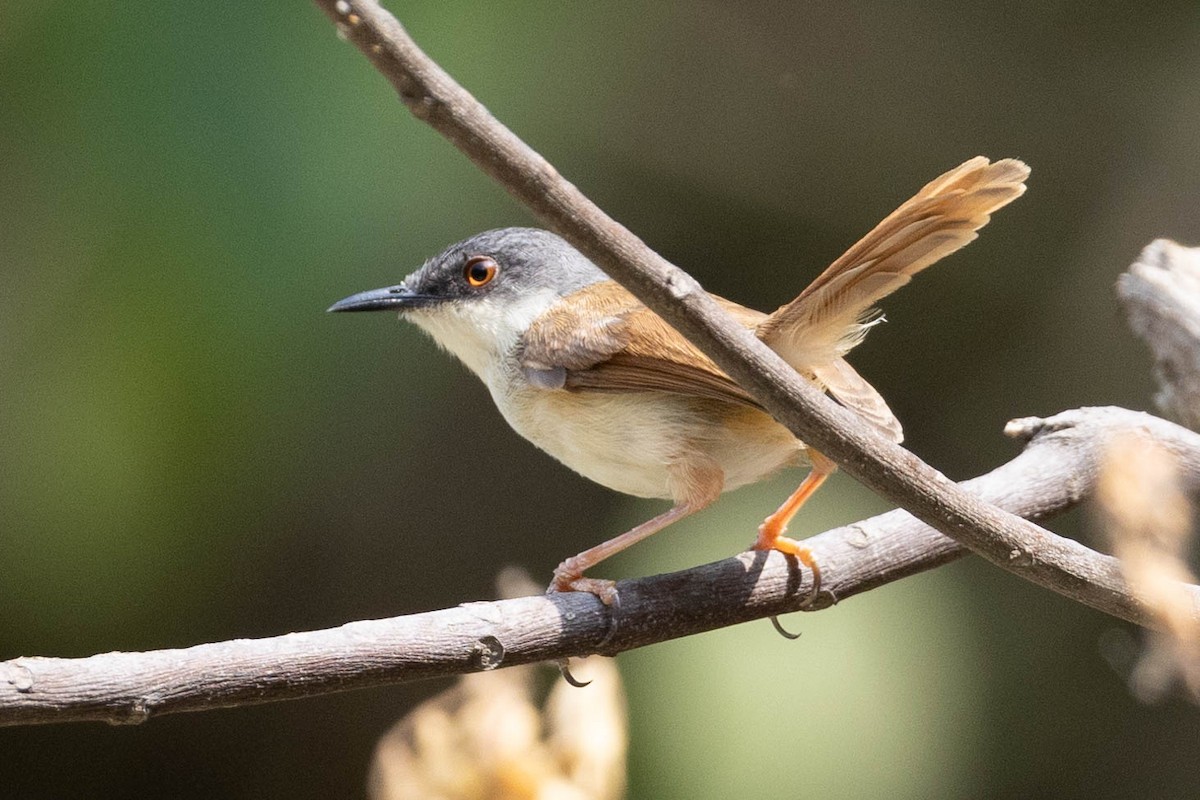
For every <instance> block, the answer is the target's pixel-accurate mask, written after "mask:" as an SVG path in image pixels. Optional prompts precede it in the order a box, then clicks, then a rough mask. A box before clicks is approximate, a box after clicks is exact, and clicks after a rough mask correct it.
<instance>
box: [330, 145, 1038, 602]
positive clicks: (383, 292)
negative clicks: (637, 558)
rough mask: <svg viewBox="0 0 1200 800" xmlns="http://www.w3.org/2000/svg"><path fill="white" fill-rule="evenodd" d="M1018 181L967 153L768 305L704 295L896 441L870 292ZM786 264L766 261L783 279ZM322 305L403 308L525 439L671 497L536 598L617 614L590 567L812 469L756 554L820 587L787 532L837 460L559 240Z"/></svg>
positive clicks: (455, 256) (479, 252) (457, 257)
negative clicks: (568, 594)
mask: <svg viewBox="0 0 1200 800" xmlns="http://www.w3.org/2000/svg"><path fill="white" fill-rule="evenodd" d="M1028 175H1029V168H1028V167H1027V166H1026V165H1025V164H1024V163H1023V162H1021V161H1019V160H1016V159H1011V158H1008V159H1001V160H998V161H996V162H994V163H993V162H991V161H989V160H988V159H987V158H985V157H983V156H976V157H975V158H972V159H970V160H968V161H966V162H964V163H963V164H961V165H959V166H957V167H955V168H953V169H951V170H949V171H948V172H946V173H944V174H943V175H941V176H939V177H938V178H936V179H934V180H932V181H930V182H929V183H928V184H926V185H925V186H924V187H923V188H922V189H921V190H920V191H918V192H917V193H916V194H915V195H914V196H913V197H912V198H910V199H909V200H907V201H906V202H904V203H903V204H902V205H900V206H899V207H898V208H897V209H896V210H895V211H893V212H892V213H891V214H889V215H888V216H887V217H886V218H884V220H883V221H882V222H880V223H879V224H878V225H876V226H875V228H874V229H872V230H871V231H870V232H869V233H868V234H867V235H866V236H864V237H863V238H861V239H860V240H859V241H858V242H856V243H855V244H854V245H853V246H851V247H850V249H848V250H847V251H846V252H845V253H844V254H843V255H842V256H841V257H839V258H838V259H837V260H836V261H834V262H833V263H832V264H830V265H829V266H828V267H827V268H826V269H825V270H824V271H823V272H821V273H820V274H819V275H818V276H817V277H816V279H814V280H813V281H812V283H810V284H809V285H808V286H807V287H806V288H805V289H804V290H803V291H802V292H801V293H800V294H799V295H798V296H797V297H796V298H795V299H793V300H791V301H790V302H788V303H785V304H784V305H782V306H780V307H779V308H778V309H776V310H775V311H774V312H772V313H770V314H766V313H763V312H761V311H756V310H753V309H750V308H747V307H745V306H742V305H740V304H738V303H735V302H733V301H730V300H726V299H724V298H721V297H717V296H716V295H713V298H714V299H715V300H716V302H717V303H718V304H719V305H720V306H721V307H722V308H723V309H724V310H725V311H726V312H727V313H728V314H729V315H731V316H732V317H733V318H734V319H735V320H737V321H738V322H739V323H740V324H742V325H744V326H745V327H746V328H748V329H749V330H751V331H753V332H754V334H755V335H756V336H757V337H758V338H759V339H760V340H761V341H762V342H764V343H765V344H766V345H767V346H768V347H770V348H771V349H772V350H774V351H775V352H776V353H778V354H779V355H780V356H781V357H782V358H783V359H784V361H786V362H787V363H788V364H789V365H790V366H791V367H792V368H793V369H795V370H796V372H797V373H799V374H800V375H801V376H802V377H803V378H805V379H806V380H808V381H810V382H811V383H813V384H814V385H816V386H817V387H819V388H821V389H823V390H824V391H825V392H826V393H827V394H828V395H830V396H831V397H832V398H833V399H834V400H835V401H836V402H838V403H840V404H841V405H843V406H845V407H846V408H848V409H850V410H852V411H854V412H855V413H857V414H858V415H859V416H860V417H861V418H862V419H863V420H864V421H865V422H867V423H868V424H869V425H870V426H871V427H872V428H874V429H875V430H876V431H877V432H878V433H879V434H880V435H882V436H883V437H885V438H887V439H889V440H891V441H893V442H897V443H898V442H900V441H902V440H903V431H902V428H901V425H900V422H899V421H898V420H897V419H896V416H895V415H894V414H893V413H892V411H891V409H890V408H888V405H887V403H886V401H884V399H883V398H882V397H881V396H880V394H879V393H878V392H877V391H876V390H875V388H874V387H872V386H871V384H870V383H868V382H867V381H866V379H864V378H863V377H862V376H861V375H859V373H858V372H856V371H855V370H854V368H853V367H851V366H850V364H849V363H848V362H847V361H846V360H845V358H844V357H845V356H846V354H847V353H848V352H849V351H850V350H851V349H852V348H853V347H854V346H855V345H857V344H858V343H859V342H861V341H862V340H863V337H864V336H865V335H866V333H867V331H868V330H870V329H871V328H872V327H873V326H874V324H875V323H877V322H879V321H881V317H879V316H878V312H877V311H876V310H875V304H876V302H877V301H879V300H880V299H882V298H883V297H885V296H887V295H889V294H891V293H892V292H894V291H896V290H897V289H899V288H900V287H901V286H903V285H905V284H906V283H908V282H909V281H910V280H911V279H912V277H913V276H914V275H916V274H917V273H918V272H920V271H922V270H923V269H925V268H926V267H929V266H931V265H932V264H934V263H935V262H937V261H938V260H940V259H941V258H943V257H944V256H947V255H949V254H951V253H953V252H954V251H956V250H958V249H960V248H961V247H963V246H965V245H966V244H968V243H969V242H971V241H973V240H974V239H975V238H976V236H977V235H978V231H979V229H980V228H982V227H983V226H984V225H986V224H987V223H988V221H989V219H990V215H991V214H992V213H993V212H995V211H996V210H997V209H1000V208H1002V207H1003V206H1005V205H1007V204H1008V203H1010V202H1012V201H1013V200H1015V199H1016V198H1017V197H1020V196H1021V194H1023V193H1024V191H1025V180H1026V178H1027V177H1028ZM791 262H792V259H791V257H790V256H789V257H788V258H787V259H785V260H784V262H783V263H782V264H780V263H776V264H773V265H771V268H772V270H774V271H775V272H776V273H778V272H779V271H780V269H781V268H790V266H791ZM328 310H329V311H331V312H356V311H396V312H399V316H400V317H401V318H403V319H405V320H407V321H409V322H412V323H414V324H415V325H416V326H417V327H419V328H421V329H422V330H423V331H424V332H425V333H427V334H429V336H431V337H432V338H433V340H434V341H435V342H436V343H437V344H438V345H439V346H440V347H441V348H443V349H444V350H447V351H449V352H450V353H451V354H453V355H454V356H456V357H457V358H458V359H459V360H460V361H462V362H463V364H465V365H466V366H467V368H468V369H470V370H471V371H472V372H473V373H475V374H476V375H477V376H478V377H479V378H480V379H481V380H482V381H483V383H484V384H485V385H486V386H487V388H488V390H489V392H490V394H491V397H492V399H493V401H494V402H495V404H496V407H497V408H498V409H499V411H500V414H501V415H502V416H503V417H504V419H505V420H506V421H507V422H508V424H509V425H511V426H512V428H513V429H514V430H516V431H517V433H519V434H520V435H521V436H523V437H525V438H526V439H528V440H529V441H530V442H532V443H533V444H534V445H536V446H537V447H539V448H540V449H542V450H544V451H545V452H547V453H549V454H550V455H551V456H553V457H554V458H556V459H557V460H559V461H560V462H562V463H563V464H565V465H566V466H568V467H570V468H571V469H573V470H575V471H576V472H578V473H580V474H581V475H583V476H584V477H586V478H589V479H591V480H593V481H595V482H596V483H599V484H601V485H603V486H606V487H608V488H610V489H613V490H615V491H617V492H621V493H624V494H629V495H634V496H637V497H646V498H658V499H665V500H669V501H671V503H672V506H671V508H670V509H668V510H667V511H665V512H663V513H661V514H658V515H657V516H655V517H653V518H652V519H650V520H647V521H646V522H643V523H641V524H640V525H637V526H635V527H634V528H632V529H631V530H629V531H627V532H625V533H623V534H621V535H619V536H616V537H613V538H611V539H608V540H606V541H604V542H603V543H601V544H598V545H596V546H594V547H591V548H589V549H587V550H584V551H583V552H581V553H579V554H577V555H575V556H572V557H570V558H567V559H565V560H563V561H562V563H561V564H559V566H558V567H557V568H556V569H555V570H554V578H553V581H552V583H551V584H550V587H549V589H548V591H551V592H555V591H561V592H565V591H582V592H590V593H592V594H594V595H596V596H597V597H599V598H600V600H601V601H603V602H604V603H605V604H606V605H609V606H612V605H613V604H614V603H618V601H619V595H618V594H617V590H616V585H615V582H614V581H611V580H608V579H603V578H594V577H591V576H589V575H585V574H584V573H585V572H587V571H588V570H590V569H591V568H593V567H595V566H596V565H597V564H599V563H600V562H601V561H603V560H604V559H606V558H608V557H610V556H612V555H614V554H616V553H618V552H620V551H622V550H624V549H626V548H627V547H629V546H631V545H633V544H634V543H636V542H638V541H641V540H643V539H645V538H646V537H648V536H650V535H651V534H654V533H656V532H658V531H660V530H662V529H663V528H665V527H667V526H668V525H670V524H672V523H674V522H677V521H678V520H680V519H683V518H684V517H687V516H689V515H691V514H694V513H696V512H697V511H700V510H701V509H703V508H706V507H707V506H709V505H710V504H711V503H712V502H713V501H715V500H716V499H717V498H718V497H719V496H720V495H721V494H722V493H723V492H726V491H729V490H732V489H736V488H738V487H740V486H744V485H747V484H751V483H756V482H758V481H761V480H764V479H765V478H768V477H770V476H772V475H774V474H775V473H776V472H778V471H779V470H781V469H783V468H785V467H791V466H803V465H804V464H805V463H807V464H808V465H809V466H810V470H809V472H808V473H807V475H806V476H805V478H804V479H803V480H802V482H801V483H800V485H799V487H798V488H797V489H796V491H795V492H793V493H792V494H791V495H790V496H789V497H788V498H787V500H785V501H784V503H783V504H782V505H781V506H780V507H779V508H778V510H776V511H775V512H774V513H772V514H771V515H769V516H768V517H767V518H766V519H765V520H764V521H763V523H762V524H761V525H760V526H759V528H758V535H757V537H756V539H755V541H754V543H753V545H752V548H753V549H754V550H778V551H781V552H783V553H784V554H786V555H790V556H794V557H796V558H797V559H798V560H799V561H800V562H801V563H803V564H805V565H806V566H808V567H809V568H810V569H811V570H812V571H813V597H815V595H816V592H817V591H818V590H819V589H818V587H819V585H820V583H819V581H820V571H819V566H818V565H817V563H816V562H815V561H814V560H813V558H812V554H811V553H810V552H809V550H808V549H807V548H806V547H804V546H803V545H802V544H801V543H800V542H798V541H796V540H794V539H792V538H789V537H788V536H787V535H786V534H787V529H788V523H789V522H790V521H791V520H792V518H793V517H794V516H795V514H796V513H797V512H798V511H799V509H800V507H801V506H802V505H803V504H804V502H805V501H806V500H807V499H808V498H809V497H810V496H811V495H812V494H813V492H815V491H816V490H817V489H818V488H819V487H820V486H821V485H822V483H824V481H825V480H826V478H828V477H829V475H830V474H832V473H833V472H834V471H835V470H836V465H835V463H834V462H833V461H832V460H831V459H829V458H828V457H826V456H824V455H823V454H821V453H820V452H818V451H817V450H815V449H814V448H812V447H810V446H808V445H806V444H805V443H804V442H802V441H800V440H799V439H797V438H796V436H795V435H793V434H792V433H791V431H789V430H788V429H787V428H785V427H784V426H783V425H781V424H780V423H779V422H777V421H776V420H775V419H774V418H772V417H771V416H770V415H769V414H768V413H767V412H766V411H765V410H764V409H763V407H762V406H761V405H760V404H759V403H758V401H756V400H755V399H754V398H753V397H752V396H751V395H750V394H749V393H747V392H746V391H745V390H744V389H742V387H741V386H739V385H738V384H737V383H736V382H735V381H733V380H732V379H731V378H730V377H729V376H728V375H726V374H725V373H724V372H723V371H722V370H721V369H720V368H719V367H718V366H717V365H716V364H715V363H714V362H713V361H712V360H711V359H710V358H708V356H706V355H704V353H702V352H701V351H700V350H699V349H698V348H697V347H696V346H695V345H693V344H692V343H691V342H689V341H688V340H687V339H685V338H684V337H683V336H682V335H681V334H679V333H678V332H677V331H676V330H675V329H674V328H672V327H671V326H670V325H669V324H667V322H665V321H664V320H663V319H662V318H661V317H660V316H658V315H657V314H655V313H654V312H653V311H651V310H650V309H649V308H647V307H646V306H645V305H644V304H642V302H641V301H639V300H638V299H637V298H636V297H634V296H633V294H631V293H630V292H629V291H627V290H626V289H625V288H623V287H622V286H621V285H620V284H618V283H616V282H615V281H613V280H611V279H610V278H609V277H608V276H607V275H606V274H605V273H604V272H603V271H602V270H601V269H600V268H599V267H597V266H596V265H595V264H594V263H592V262H591V261H590V260H589V259H588V258H587V257H586V256H584V255H583V254H582V253H580V252H579V251H578V250H576V249H575V248H574V247H572V246H571V245H570V244H569V243H567V242H566V241H565V240H564V239H562V238H560V237H559V236H558V235H556V234H554V233H551V232H549V231H546V230H541V229H537V228H519V227H514V228H501V229H496V230H490V231H485V232H483V233H479V234H477V235H475V236H472V237H470V238H468V239H465V240H463V241H461V242H458V243H457V244H454V245H451V246H450V247H448V248H446V249H445V250H444V251H443V252H441V253H440V254H439V255H437V256H434V257H433V258H431V259H429V260H428V261H426V262H425V263H424V264H423V265H422V266H421V267H420V268H418V269H417V270H415V271H414V272H412V273H411V274H410V275H408V276H407V277H406V278H404V279H403V281H402V282H401V283H399V284H396V285H392V286H388V287H385V288H382V289H373V290H370V291H366V292H359V293H358V294H354V295H352V296H350V297H347V298H345V299H343V300H340V301H338V302H336V303H334V304H333V305H332V306H331V307H330V308H329V309H328Z"/></svg>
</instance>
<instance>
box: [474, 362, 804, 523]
mask: <svg viewBox="0 0 1200 800" xmlns="http://www.w3.org/2000/svg"><path fill="white" fill-rule="evenodd" d="M497 377H498V378H499V376H497ZM488 388H489V389H490V390H491V392H492V397H493V399H494V400H495V403H496V406H497V408H499V409H500V412H501V413H502V414H503V415H504V418H505V419H506V420H507V421H508V423H509V424H510V425H511V426H512V427H513V429H514V430H516V431H517V432H518V433H520V434H521V435H522V436H524V437H525V438H526V439H528V440H529V441H531V442H533V443H534V444H535V445H537V446H538V447H540V448H541V449H542V450H545V451H546V452H547V453H549V454H550V455H552V456H554V457H555V458H556V459H558V460H559V461H561V462H562V463H563V464H565V465H567V466H568V467H570V468H571V469H573V470H575V471H576V472H578V473H580V474H581V475H583V476H584V477H586V478H589V479H590V480H593V481H595V482H596V483H599V484H601V485H602V486H607V487H608V488H610V489H613V490H615V491H618V492H623V493H625V494H631V495H635V496H637V497H656V498H664V499H673V500H679V499H681V498H680V494H681V490H680V487H678V486H674V485H673V471H672V469H671V465H673V464H677V463H678V462H679V461H680V460H681V459H687V458H688V457H689V456H691V455H693V454H700V455H703V456H706V457H707V458H708V459H711V460H712V461H714V462H716V463H717V464H718V465H719V466H720V467H721V469H722V471H723V472H724V478H725V480H724V488H725V489H726V490H728V489H735V488H737V487H739V486H743V485H745V484H748V483H754V482H756V481H759V480H762V479H763V478H765V477H767V476H768V475H770V474H772V473H774V472H776V471H777V470H779V469H780V468H782V467H784V466H789V465H793V464H796V463H798V461H799V458H800V454H801V451H802V445H801V444H800V443H799V442H798V441H797V440H796V439H795V437H793V436H792V435H791V433H790V432H788V430H787V429H786V428H784V427H783V426H781V425H779V424H778V423H777V422H775V421H774V420H773V419H771V418H770V417H769V416H767V415H766V414H763V413H762V412H759V411H755V410H753V409H750V408H742V407H738V406H735V405H732V404H728V403H720V402H718V401H712V400H705V399H701V398H693V397H686V396H684V395H679V394H671V393H666V392H625V393H605V392H589V391H567V390H564V389H542V388H538V387H535V386H531V385H530V384H529V383H528V382H527V381H526V380H525V379H524V377H523V376H522V375H521V374H520V373H519V371H518V370H515V369H514V370H506V371H505V376H504V377H503V378H500V379H498V380H493V381H489V384H488ZM676 474H677V473H676Z"/></svg>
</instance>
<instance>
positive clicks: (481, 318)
mask: <svg viewBox="0 0 1200 800" xmlns="http://www.w3.org/2000/svg"><path fill="white" fill-rule="evenodd" d="M558 300H559V294H558V292H556V291H555V290H553V289H549V288H547V289H540V290H538V291H536V292H534V293H532V294H529V295H527V296H524V297H521V298H519V299H515V300H514V299H512V298H511V297H499V296H498V297H481V298H476V299H473V300H467V301H457V302H456V301H450V302H447V303H443V304H441V305H438V306H434V307H431V308H425V309H415V310H413V311H410V312H408V313H406V314H403V315H402V316H403V317H406V318H408V319H410V320H411V321H412V322H413V323H414V324H416V325H417V326H418V327H419V328H421V329H422V330H423V331H425V332H426V333H428V334H429V335H430V336H431V337H433V340H434V341H435V342H437V343H438V345H439V346H441V347H442V348H443V349H445V350H447V351H449V352H450V353H452V354H453V355H455V356H456V357H457V358H458V359H459V360H460V361H462V362H463V363H464V364H466V365H467V368H468V369H470V370H471V371H472V372H474V373H475V374H476V375H478V376H479V377H480V379H481V380H483V382H484V383H486V384H489V385H491V383H492V379H493V377H495V376H496V373H497V370H498V369H499V368H500V367H501V365H502V364H503V363H504V359H505V357H506V356H508V355H509V354H510V353H511V352H512V350H513V348H514V347H516V345H517V343H518V342H519V341H520V340H521V336H522V335H523V334H524V333H525V331H526V330H528V329H529V326H530V325H531V324H532V323H533V321H534V320H535V319H537V318H538V317H539V316H541V315H542V314H543V313H545V312H546V311H547V310H549V309H550V308H551V307H552V306H553V305H554V304H555V303H556V302H557V301H558Z"/></svg>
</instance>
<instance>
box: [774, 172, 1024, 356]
mask: <svg viewBox="0 0 1200 800" xmlns="http://www.w3.org/2000/svg"><path fill="white" fill-rule="evenodd" d="M1028 176H1029V167H1027V166H1026V165H1025V164H1024V163H1022V162H1020V161H1017V160H1016V159H1011V158H1006V159H1003V160H1001V161H997V162H996V163H994V164H992V163H989V162H988V160H987V159H986V158H984V157H983V156H976V157H975V158H972V159H971V160H969V161H967V162H965V163H963V164H961V165H959V166H958V167H955V168H954V169H952V170H950V171H949V172H947V173H945V174H944V175H941V176H939V177H938V178H935V179H934V180H932V181H930V182H929V183H928V184H926V185H925V186H924V187H923V188H922V189H921V191H919V192H917V194H916V195H915V196H913V197H912V198H911V199H910V200H908V201H907V202H905V203H904V204H903V205H901V206H900V207H899V208H897V209H896V210H895V211H893V212H892V213H891V214H889V215H888V216H887V217H886V218H885V219H884V220H883V221H882V222H880V223H879V224H878V225H876V226H875V228H874V229H873V230H872V231H871V232H870V233H868V234H867V235H866V236H864V237H863V238H862V239H860V240H859V241H858V242H856V243H855V244H854V245H853V246H852V247H851V248H850V249H849V250H847V251H846V252H845V254H843V255H842V257H841V258H839V259H838V260H837V261H835V262H833V263H832V264H830V265H829V267H828V268H827V269H826V270H825V271H824V272H822V273H821V274H820V275H819V276H817V278H816V280H814V281H813V282H812V283H811V284H810V285H809V286H808V288H806V289H805V290H804V291H803V292H802V293H801V294H800V296H799V297H797V298H796V299H795V300H793V301H792V302H790V303H788V304H787V305H785V306H782V307H781V308H779V309H778V310H776V311H775V312H774V313H773V314H771V315H770V316H769V317H767V318H766V319H765V320H763V322H762V323H761V324H760V325H759V326H758V328H757V334H758V336H759V338H760V339H762V340H763V341H764V342H766V344H767V345H769V346H770V347H771V349H773V350H775V351H776V352H778V353H779V354H780V355H781V356H783V358H784V360H786V361H787V362H788V363H789V364H791V365H792V366H793V367H796V368H797V369H798V370H809V371H811V369H812V368H813V367H818V366H821V365H827V364H830V363H832V362H833V361H834V360H836V359H839V358H841V356H843V355H845V354H846V353H847V352H848V351H849V350H850V349H851V348H853V347H854V346H855V345H856V344H858V343H859V342H860V341H861V340H862V338H863V336H864V335H866V330H867V327H868V326H867V325H866V321H867V319H868V318H869V317H870V315H871V312H872V307H873V306H874V304H875V303H876V302H877V301H878V300H880V299H882V298H884V297H886V296H887V295H889V294H891V293H892V292H894V291H896V290H897V289H899V288H900V287H901V286H903V285H904V284H906V283H908V282H909V281H910V280H912V277H913V276H914V275H916V274H917V273H918V272H920V271H921V270H923V269H925V268H926V267H929V266H931V265H932V264H934V263H936V262H937V261H938V260H940V259H942V258H944V257H945V256H948V255H949V254H951V253H953V252H954V251H955V250H958V249H960V248H962V247H963V246H965V245H967V244H969V243H970V242H971V241H973V240H974V239H975V238H976V236H978V233H977V231H978V230H979V229H980V228H982V227H983V226H984V225H986V224H987V223H988V221H989V220H990V219H991V214H992V213H993V212H994V211H996V210H998V209H1000V208H1003V207H1004V206H1006V205H1008V204H1009V203H1011V202H1012V201H1013V200H1015V199H1017V198H1018V197H1020V196H1021V195H1022V194H1023V193H1024V191H1025V183H1024V181H1025V179H1026V178H1027V177H1028Z"/></svg>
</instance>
